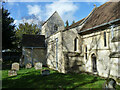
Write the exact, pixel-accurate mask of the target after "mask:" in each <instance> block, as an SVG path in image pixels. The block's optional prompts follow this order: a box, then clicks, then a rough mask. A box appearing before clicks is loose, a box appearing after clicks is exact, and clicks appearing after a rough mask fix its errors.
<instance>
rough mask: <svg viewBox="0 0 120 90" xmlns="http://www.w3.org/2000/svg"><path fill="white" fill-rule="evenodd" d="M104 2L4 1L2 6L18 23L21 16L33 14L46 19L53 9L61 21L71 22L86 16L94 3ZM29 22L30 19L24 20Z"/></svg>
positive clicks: (98, 4) (100, 3) (59, 0)
mask: <svg viewBox="0 0 120 90" xmlns="http://www.w3.org/2000/svg"><path fill="white" fill-rule="evenodd" d="M103 3H105V2H61V0H58V1H56V2H6V3H5V4H4V7H5V8H6V9H8V11H9V12H10V16H11V17H12V18H14V20H15V21H14V23H15V24H16V25H18V24H19V23H21V22H22V21H23V20H22V19H23V18H22V17H27V16H31V15H35V16H37V17H38V18H39V20H43V21H45V20H47V19H48V18H49V17H50V16H51V15H52V13H54V11H57V12H58V13H59V15H60V16H61V18H62V19H63V21H64V22H65V21H66V20H68V21H69V23H71V22H72V21H73V20H75V22H77V21H79V20H81V19H82V18H84V17H86V16H87V15H88V14H89V13H90V12H91V11H92V9H93V8H94V4H96V6H97V7H99V6H100V5H102V4H103ZM26 21H27V22H31V21H32V20H31V19H28V20H26Z"/></svg>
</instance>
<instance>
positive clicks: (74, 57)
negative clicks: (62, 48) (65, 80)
mask: <svg viewBox="0 0 120 90" xmlns="http://www.w3.org/2000/svg"><path fill="white" fill-rule="evenodd" d="M63 55H64V58H63V59H64V67H65V73H69V72H76V73H79V72H81V71H85V70H84V62H83V61H82V59H83V57H81V56H80V53H77V52H64V54H63Z"/></svg>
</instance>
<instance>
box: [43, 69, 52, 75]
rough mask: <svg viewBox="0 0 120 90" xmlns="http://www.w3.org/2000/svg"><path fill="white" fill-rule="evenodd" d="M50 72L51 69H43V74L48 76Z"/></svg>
mask: <svg viewBox="0 0 120 90" xmlns="http://www.w3.org/2000/svg"><path fill="white" fill-rule="evenodd" d="M49 74H50V70H42V75H43V76H46V75H49Z"/></svg>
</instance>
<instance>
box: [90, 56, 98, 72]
mask: <svg viewBox="0 0 120 90" xmlns="http://www.w3.org/2000/svg"><path fill="white" fill-rule="evenodd" d="M91 59H92V70H93V72H97V60H96V55H95V54H92V55H91Z"/></svg>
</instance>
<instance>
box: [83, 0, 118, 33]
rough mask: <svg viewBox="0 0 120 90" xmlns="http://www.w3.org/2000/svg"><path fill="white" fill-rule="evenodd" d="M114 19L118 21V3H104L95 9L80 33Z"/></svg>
mask: <svg viewBox="0 0 120 90" xmlns="http://www.w3.org/2000/svg"><path fill="white" fill-rule="evenodd" d="M116 19H120V1H119V2H106V3H105V4H103V5H101V6H100V7H97V8H96V10H95V11H94V13H93V14H92V15H91V17H90V18H89V19H88V21H87V22H86V23H85V25H84V26H83V27H82V29H81V31H82V30H86V29H89V28H92V27H95V26H98V25H101V24H103V23H107V22H110V21H112V20H116Z"/></svg>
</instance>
